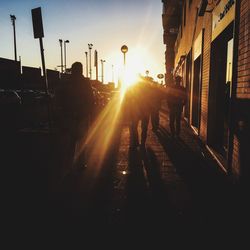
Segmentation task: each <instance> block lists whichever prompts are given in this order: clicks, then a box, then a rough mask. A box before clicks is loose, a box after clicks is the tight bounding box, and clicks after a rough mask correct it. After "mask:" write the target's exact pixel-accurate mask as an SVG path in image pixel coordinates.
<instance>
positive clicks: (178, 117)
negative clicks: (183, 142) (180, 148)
mask: <svg viewBox="0 0 250 250" xmlns="http://www.w3.org/2000/svg"><path fill="white" fill-rule="evenodd" d="M175 120H176V135H177V136H179V135H180V131H181V111H179V110H178V111H177V112H176V117H175Z"/></svg>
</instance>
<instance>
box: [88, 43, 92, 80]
mask: <svg viewBox="0 0 250 250" xmlns="http://www.w3.org/2000/svg"><path fill="white" fill-rule="evenodd" d="M88 46H89V78H90V79H91V78H92V69H91V49H92V47H93V44H92V43H88Z"/></svg>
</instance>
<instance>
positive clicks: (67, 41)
mask: <svg viewBox="0 0 250 250" xmlns="http://www.w3.org/2000/svg"><path fill="white" fill-rule="evenodd" d="M66 43H69V40H66V41H64V67H65V69H64V73H66V70H67V64H66Z"/></svg>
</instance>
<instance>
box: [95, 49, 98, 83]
mask: <svg viewBox="0 0 250 250" xmlns="http://www.w3.org/2000/svg"><path fill="white" fill-rule="evenodd" d="M95 69H96V77H95V78H96V81H98V52H97V50H95Z"/></svg>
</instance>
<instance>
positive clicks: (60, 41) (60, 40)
mask: <svg viewBox="0 0 250 250" xmlns="http://www.w3.org/2000/svg"><path fill="white" fill-rule="evenodd" d="M62 42H63V41H62V39H59V43H60V48H61V66H60V67H61V73H63V49H62Z"/></svg>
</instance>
